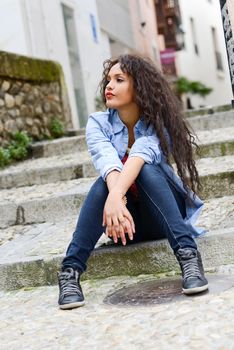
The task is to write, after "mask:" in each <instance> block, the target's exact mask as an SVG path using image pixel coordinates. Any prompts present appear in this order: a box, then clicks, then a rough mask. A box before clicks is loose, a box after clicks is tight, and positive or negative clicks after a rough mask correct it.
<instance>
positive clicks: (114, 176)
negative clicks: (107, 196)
mask: <svg viewBox="0 0 234 350" xmlns="http://www.w3.org/2000/svg"><path fill="white" fill-rule="evenodd" d="M119 175H120V172H119V171H118V170H112V171H111V172H110V173H109V174H108V175H107V177H106V184H107V187H108V190H109V192H110V191H111V190H112V188H113V187H114V186H115V184H116V182H117V180H118V178H119Z"/></svg>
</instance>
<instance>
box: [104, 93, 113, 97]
mask: <svg viewBox="0 0 234 350" xmlns="http://www.w3.org/2000/svg"><path fill="white" fill-rule="evenodd" d="M105 96H106V98H111V97H113V96H114V95H113V94H112V93H111V92H107V93H106V94H105Z"/></svg>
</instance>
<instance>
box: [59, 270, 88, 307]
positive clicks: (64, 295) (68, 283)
mask: <svg viewBox="0 0 234 350" xmlns="http://www.w3.org/2000/svg"><path fill="white" fill-rule="evenodd" d="M58 283H59V300H58V304H59V307H60V309H63V310H66V309H73V308H75V307H79V306H82V305H84V303H85V301H84V295H83V292H82V289H81V286H80V274H79V272H78V271H77V270H74V269H73V268H72V267H68V268H66V269H64V270H63V271H62V272H59V273H58Z"/></svg>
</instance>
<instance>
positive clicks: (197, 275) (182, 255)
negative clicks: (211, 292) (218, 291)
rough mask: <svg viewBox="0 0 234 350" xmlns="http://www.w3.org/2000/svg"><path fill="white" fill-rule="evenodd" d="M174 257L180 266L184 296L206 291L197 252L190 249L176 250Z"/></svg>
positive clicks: (205, 280)
mask: <svg viewBox="0 0 234 350" xmlns="http://www.w3.org/2000/svg"><path fill="white" fill-rule="evenodd" d="M175 256H176V258H177V260H178V262H179V264H180V268H181V271H182V277H183V283H182V290H183V292H184V293H185V294H196V293H200V292H203V291H204V290H207V289H208V282H207V279H206V278H205V276H204V269H203V265H202V259H201V255H200V253H199V251H197V250H196V249H192V248H183V249H178V251H177V252H176V253H175Z"/></svg>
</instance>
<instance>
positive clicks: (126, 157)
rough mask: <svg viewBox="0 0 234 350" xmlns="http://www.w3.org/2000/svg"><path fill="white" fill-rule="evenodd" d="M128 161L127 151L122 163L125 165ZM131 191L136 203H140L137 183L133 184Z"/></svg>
mask: <svg viewBox="0 0 234 350" xmlns="http://www.w3.org/2000/svg"><path fill="white" fill-rule="evenodd" d="M127 159H128V151H126V153H125V155H124V157H123V159H122V160H121V162H122V163H123V164H125V163H126V161H127ZM129 191H130V192H131V194H132V196H133V199H134V201H138V200H139V193H138V189H137V186H136V183H135V182H133V184H132V185H131V186H130V187H129Z"/></svg>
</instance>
